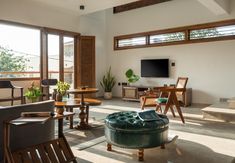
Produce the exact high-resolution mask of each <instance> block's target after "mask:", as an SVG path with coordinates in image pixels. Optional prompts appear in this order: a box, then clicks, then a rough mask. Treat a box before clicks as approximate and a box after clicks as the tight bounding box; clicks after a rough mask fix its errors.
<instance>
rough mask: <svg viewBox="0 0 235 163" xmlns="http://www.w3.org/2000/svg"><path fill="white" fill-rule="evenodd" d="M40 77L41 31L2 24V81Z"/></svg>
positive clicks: (0, 77) (0, 44) (0, 70)
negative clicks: (4, 79)
mask: <svg viewBox="0 0 235 163" xmlns="http://www.w3.org/2000/svg"><path fill="white" fill-rule="evenodd" d="M39 77H40V29H36V28H30V27H22V26H15V25H9V24H4V23H1V22H0V79H2V78H10V79H12V78H39Z"/></svg>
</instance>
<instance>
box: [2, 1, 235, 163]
mask: <svg viewBox="0 0 235 163" xmlns="http://www.w3.org/2000/svg"><path fill="white" fill-rule="evenodd" d="M129 2H133V1H131V0H129V1H128V0H127V1H123V2H117V1H113V2H112V3H111V2H110V3H109V2H107V1H104V2H100V4H93V3H94V2H92V1H84V2H83V1H77V2H76V1H73V2H72V1H69V2H67V3H66V2H64V1H63V0H61V1H59V2H56V1H50V2H47V1H43V0H34V1H29V0H22V1H20V2H18V1H17V0H1V2H0V20H1V21H0V23H3V24H4V23H5V24H8V25H15V26H17V25H19V26H24V25H26V26H27V25H29V26H32V27H34V26H35V27H42V28H44V27H45V29H46V28H48V29H49V28H50V29H57V30H61V31H64V32H65V31H66V32H71V33H70V34H78V37H79V36H95V48H94V50H95V53H94V54H95V56H94V58H93V61H92V62H94V61H95V64H93V65H92V66H93V69H94V71H93V70H92V73H94V74H93V76H92V77H93V78H92V79H93V81H90V82H91V83H92V82H93V83H94V85H92V87H96V88H98V90H99V91H98V92H97V93H96V97H97V98H98V99H99V100H101V101H102V104H101V105H100V106H93V107H94V108H93V107H92V106H91V109H90V112H91V114H90V117H94V118H97V117H99V116H100V115H99V114H104V115H105V116H107V115H108V113H113V112H112V110H113V111H117V110H119V111H120V110H129V111H132V109H130V108H135V109H137V110H141V109H140V108H141V106H140V103H139V102H132V101H123V100H122V96H123V89H122V88H123V87H124V86H125V84H126V83H127V82H128V81H127V78H126V75H125V73H126V71H127V70H128V69H132V70H133V71H134V73H135V74H136V75H138V76H140V79H139V80H138V81H137V82H135V83H134V84H132V85H131V86H133V87H135V86H137V87H146V88H152V87H160V86H164V85H168V86H169V85H172V84H173V85H175V84H176V82H177V79H178V78H179V77H187V78H188V81H187V88H192V92H191V95H192V99H191V103H192V106H189V107H182V112H183V115H184V116H185V125H186V127H185V126H184V125H183V124H181V120H180V118H179V117H178V116H176V118H174V117H172V115H171V113H170V112H169V113H167V116H168V117H169V119H170V125H172V126H173V127H172V129H173V130H174V131H176V130H178V131H176V132H175V133H176V134H177V135H178V136H179V138H178V139H180V140H179V142H180V141H182V140H181V138H182V135H184V134H185V133H180V132H182V131H185V130H187V131H188V134H189V135H187V134H186V135H187V136H186V137H187V138H186V137H183V138H185V139H187V140H188V139H189V140H191V138H192V139H195V141H196V142H197V143H198V144H200V141H201V139H205V141H206V140H207V141H208V142H210V143H208V144H209V145H208V144H206V142H204V141H202V142H201V145H205V146H207V147H209V148H211V149H212V151H215V153H213V154H211V155H210V152H209V154H208V158H205V157H204V156H203V157H202V159H201V162H203V161H204V162H208V161H211V162H221V160H223V159H224V160H225V161H224V162H229V161H230V162H232V161H234V157H235V154H234V153H233V152H231V151H229V150H234V148H232V147H231V146H232V145H230V147H229V149H226V150H225V148H227V146H226V147H225V146H223V145H222V142H223V141H225V142H227V143H225V144H226V145H228V144H230V143H232V141H234V137H235V136H234V132H233V130H232V129H234V128H235V126H234V123H233V122H217V120H215V122H214V121H209V120H208V121H207V120H204V119H202V114H203V113H202V111H201V109H203V108H204V107H206V106H209V105H212V104H217V103H220V102H224V101H226V100H228V99H230V98H233V97H234V93H233V92H234V91H235V88H234V87H233V83H234V82H235V78H234V77H233V76H232V70H233V69H234V68H235V65H234V63H233V61H234V60H235V56H234V54H233V52H234V38H233V36H234V33H233V34H231V35H232V36H231V37H227V38H225V39H223V38H221V39H217V40H216V39H214V40H213V39H212V40H209V41H208V40H207V41H200V42H196V41H195V42H190V41H188V40H187V41H188V42H185V43H176V44H169V45H164V44H163V46H161V45H157V44H155V45H149V44H148V45H143V46H141V45H140V46H138V45H137V46H132V47H129V46H128V47H126V48H125V47H124V48H120V47H119V46H117V44H118V43H119V42H118V41H120V40H122V37H123V38H124V39H130V38H133V37H134V36H135V35H136V36H135V37H137V35H140V36H143V35H145V33H148V34H147V35H148V37H149V33H151V32H152V33H155V34H156V35H157V34H158V33H159V32H160V34H167V33H169V32H166V31H167V30H172V31H174V30H175V31H177V30H179V29H184V30H185V29H188V30H191V29H192V28H196V27H198V26H199V27H200V25H201V26H206V25H207V26H208V28H209V27H213V25H214V26H215V24H217V26H219V25H220V26H222V27H223V26H226V23H227V25H231V26H232V25H234V24H235V21H234V19H235V2H234V1H233V0H230V1H229V0H208V1H206V2H205V1H203V0H172V1H166V2H162V3H158V4H154V5H149V6H145V7H140V8H136V9H132V10H128V11H123V12H120V13H115V14H114V13H113V11H114V10H113V7H116V6H119V5H124V4H127V3H129ZM102 3H104V4H102ZM81 6H83V7H84V9H80V8H81ZM229 23H230V24H229ZM221 24H222V25H221ZM210 25H211V26H210ZM176 29H177V30H176ZM46 30H47V29H46ZM162 31H163V33H161V32H162ZM164 31H165V33H164ZM47 32H48V31H47ZM128 36H129V37H128ZM0 37H1V36H0ZM187 37H189V34H188V35H187V36H185V38H187ZM115 38H118V39H116V40H115ZM146 38H147V37H146ZM148 41H149V40H148ZM148 41H146V42H148ZM43 43H44V42H42V44H43ZM74 44H76V42H74ZM146 44H147V43H146ZM45 47H46V46H45ZM41 50H42V51H44V50H46V48H45V49H41ZM43 55H45V54H44V53H43ZM44 57H45V56H44ZM153 59H154V60H159V59H168V60H169V67H168V68H169V74H168V77H142V76H143V75H142V74H141V60H153ZM81 62H83V61H81ZM42 65H45V64H42ZM46 67H47V66H45V68H44V67H42V68H40V71H42V70H43V71H47V70H46V69H47V68H46ZM75 67H76V65H75ZM109 67H111V73H112V75H113V76H114V77H115V80H116V84H115V86H114V87H113V89H112V95H113V99H112V100H104V99H103V94H104V90H103V88H102V87H101V85H100V81H102V79H103V76H104V75H105V74H106V72H107V71H108V70H109ZM49 68H50V67H49ZM81 71H83V70H82V68H81ZM79 72H80V70H79V68H77V70H75V74H76V73H79ZM86 72H87V71H86ZM43 75H44V76H43V77H42V76H41V78H40V79H46V75H45V74H43ZM81 76H82V75H81ZM81 76H80V77H81ZM84 76H85V75H84ZM75 78H76V79H75V80H77V81H78V80H83V79H78V78H79V77H75ZM3 79H4V78H3ZM40 79H36V80H35V84H36V85H37V86H40V82H41V81H40ZM84 80H85V79H84ZM11 81H12V83H13V84H14V85H16V86H20V87H23V88H24V93H25V91H27V88H28V87H30V85H31V83H32V80H15V79H13V80H11ZM75 83H76V84H75V88H76V87H79V86H82V85H83V86H84V84H81V83H83V81H80V84H79V82H75ZM88 83H89V82H88ZM87 85H88V86H89V84H87ZM0 91H1V93H0V97H4V96H5V94H6V93H8V92H7V91H6V90H3V91H2V90H0ZM17 93H18V92H17ZM8 94H9V93H8ZM16 104H19V103H17V102H16V103H15V105H16ZM6 105H10V103H9V102H3V103H0V106H6ZM118 107H119V109H118ZM129 107H130V108H129ZM102 108H103V110H102ZM109 109H111V110H109ZM75 110H76V114H77V113H79V109H75ZM146 110H149V109H146ZM95 112H96V113H95ZM175 112H176V113H177V110H175ZM195 112H196V113H195ZM194 113H195V114H196V115H195V116H199V117H200V118H201V119H200V118H199V119H200V120H201V121H202V122H201V121H200V123H199V120H198V119H196V120H195V121H191V120H189V119H190V118H189V119H188V116H191V115H192V114H194ZM104 115H102V116H100V117H99V118H100V119H102V120H104V118H105V116H104ZM75 117H77V119H76V118H75ZM99 118H98V119H99ZM78 119H79V118H78V116H76V115H75V116H74V122H76V121H79V120H78ZM101 122H102V121H100V122H99V123H101ZM77 123H79V122H77ZM171 123H173V124H171ZM176 124H177V125H176ZM187 125H189V126H187ZM191 125H195V126H197V125H198V126H203V127H202V129H200V128H199V129H198V128H197V129H195V130H194V131H191V132H192V133H194V134H195V133H196V132H197V131H198V132H199V130H200V135H202V137H200V136H199V137H197V136H195V135H194V136H192V135H190V134H191V133H190V132H189V131H190V130H193V129H192V128H193V127H192V126H191ZM204 125H205V126H204ZM176 126H177V127H176ZM209 126H210V127H211V128H212V129H211V130H209ZM216 126H217V127H218V128H216ZM184 127H185V128H184ZM191 127H192V128H191ZM204 127H205V128H204ZM228 128H230V129H228ZM170 129H171V128H170ZM207 129H208V130H209V131H208V132H211V133H212V134H211V135H213V136H212V138H211V139H210V138H208V139H207V138H205V135H207V136H208V135H210V134H205V135H203V134H202V133H203V132H206V131H207ZM223 129H224V130H223ZM230 131H231V132H230ZM71 132H73V131H71ZM78 132H79V131H76V133H78ZM91 132H92V130H90V131H88V133H89V134H90V133H91ZM98 132H100V131H98ZM219 132H220V133H219ZM222 132H224V134H222ZM79 134H81V133H79ZM65 135H66V134H65ZM67 135H69V134H67ZM94 135H96V134H94ZM98 135H99V134H98ZM99 136H101V135H99ZM190 136H192V137H191V138H190ZM93 138H94V139H96V138H97V137H95V136H94V137H93ZM217 138H218V139H217ZM219 138H221V140H219ZM67 139H68V142H69V143H71V142H70V138H69V137H68V138H67ZM73 141H74V140H72V142H73ZM215 142H219V143H218V144H219V145H221V146H218V147H214V146H213V143H215ZM203 143H204V144H203ZM101 144H102V143H101ZM181 144H183V143H182V142H181ZM181 144H180V143H179V144H178V145H179V146H180V145H181ZM186 144H187V143H186ZM102 145H103V144H102ZM102 145H100V144H99V145H98V146H96V145H94V146H92V147H91V148H87V149H85V150H81V151H79V150H77V151H76V150H75V152H74V148H73V147H72V150H73V152H74V155H75V156H76V157H78V158H80V160H79V162H80V161H81V162H86V161H87V162H89V161H90V162H108V161H109V162H110V161H113V162H118V161H119V162H131V161H133V162H138V160H137V159H136V158H135V157H137V155H136V150H130V151H129V150H126V151H125V150H124V152H123V153H121V154H120V155H118V154H117V153H118V152H117V153H115V154H114V153H112V155H114V156H113V157H114V159H107V157H108V155H109V153H108V151H107V153H105V152H106V151H105V150H104V149H103V148H105V145H103V146H102ZM176 145H177V140H176ZM187 145H188V146H187ZM187 145H186V146H187V147H189V146H191V147H193V149H192V151H190V152H191V153H190V156H191V157H194V155H191V154H192V153H193V152H195V151H196V149H197V145H195V144H190V143H188V144H187ZM93 147H94V148H101V149H102V150H103V151H102V152H101V154H100V155H99V152H98V153H97V154H96V156H95V157H94V156H93V155H92V154H91V153H92V151H93V150H94V149H93ZM180 147H182V146H180ZM169 148H170V150H173V149H175V150H177V147H175V146H172V145H171V144H170V145H169ZM198 148H199V149H202V151H203V150H206V149H205V148H203V147H199V146H198ZM222 148H223V149H222ZM113 149H114V150H115V146H114V147H113ZM182 149H183V151H184V148H182ZM185 149H186V148H185ZM187 149H188V148H187ZM118 150H120V151H122V148H120V149H118ZM151 150H152V149H151ZM151 150H150V151H148V150H147V151H146V152H145V155H146V157H145V161H146V162H157V161H158V162H167V160H165V159H167V157H166V156H165V155H166V153H165V155H164V152H162V151H160V150H159V149H153V151H154V152H155V153H158V154H156V156H157V157H159V158H155V156H154V155H153V154H152V152H151ZM166 150H167V146H166ZM104 151H105V152H104ZM186 151H187V150H186ZM125 152H126V154H127V155H128V156H127V158H125V156H124V155H125V154H124V153H125ZM171 152H172V151H170V153H171ZM186 153H187V152H186ZM218 153H219V154H221V155H226V156H228V157H227V158H224V156H220V155H219V154H218ZM89 154H90V155H91V157H92V158H93V157H94V159H92V158H89ZM200 154H202V153H200ZM217 154H218V155H217ZM86 155H87V156H86ZM130 155H134V156H133V157H131V156H130ZM161 155H164V157H163V156H161ZM173 155H174V154H173ZM178 155H180V154H179V153H178V154H177V156H178ZM198 155H199V154H198ZM198 155H196V154H195V157H194V158H195V159H198V160H200V156H198ZM80 156H81V157H80ZM83 156H84V157H83ZM168 156H169V155H168ZM177 156H176V155H174V157H173V156H172V157H169V158H170V159H168V161H170V162H183V161H184V162H186V160H187V161H188V162H190V161H191V162H196V160H193V158H191V159H192V160H191V159H190V158H184V159H182V160H178V159H179V158H178V157H177ZM86 157H87V160H84V159H85V158H86ZM103 157H105V158H103ZM99 158H103V159H104V161H99V160H98V159H99ZM215 158H217V160H216V159H215ZM89 159H90V160H89ZM96 159H97V160H98V161H97V160H96ZM95 160H96V161H95Z"/></svg>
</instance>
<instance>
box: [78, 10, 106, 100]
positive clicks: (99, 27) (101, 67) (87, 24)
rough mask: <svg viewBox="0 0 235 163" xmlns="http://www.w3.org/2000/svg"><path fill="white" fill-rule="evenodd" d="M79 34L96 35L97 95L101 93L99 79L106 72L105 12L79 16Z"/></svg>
mask: <svg viewBox="0 0 235 163" xmlns="http://www.w3.org/2000/svg"><path fill="white" fill-rule="evenodd" d="M79 28H80V33H81V35H88V36H96V40H95V41H96V86H97V87H98V88H99V90H100V91H99V92H98V96H101V95H102V94H103V89H102V88H101V86H100V81H101V79H102V77H103V75H104V73H105V72H106V65H107V60H106V47H107V44H106V22H105V12H104V11H101V12H95V13H93V14H88V15H86V16H81V17H80V27H79Z"/></svg>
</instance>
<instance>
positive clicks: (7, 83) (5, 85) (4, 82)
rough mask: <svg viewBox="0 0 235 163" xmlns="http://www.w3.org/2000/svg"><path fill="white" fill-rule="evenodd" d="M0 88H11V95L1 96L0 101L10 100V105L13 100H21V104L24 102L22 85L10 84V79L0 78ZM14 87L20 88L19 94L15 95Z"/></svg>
mask: <svg viewBox="0 0 235 163" xmlns="http://www.w3.org/2000/svg"><path fill="white" fill-rule="evenodd" d="M0 89H11V96H10V97H5V98H1V99H0V102H5V101H11V105H13V104H14V101H15V100H21V104H24V95H23V87H18V86H14V85H12V83H11V81H10V80H2V81H0ZM15 89H20V96H15Z"/></svg>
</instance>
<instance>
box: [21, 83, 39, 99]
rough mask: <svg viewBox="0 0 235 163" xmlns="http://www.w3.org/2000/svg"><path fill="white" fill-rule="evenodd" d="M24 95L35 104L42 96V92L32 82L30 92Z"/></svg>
mask: <svg viewBox="0 0 235 163" xmlns="http://www.w3.org/2000/svg"><path fill="white" fill-rule="evenodd" d="M24 95H25V97H27V99H29V100H31V102H32V103H33V102H36V101H38V98H39V97H40V96H41V95H42V92H41V90H40V88H39V87H37V86H35V85H34V82H32V84H31V87H29V88H28V91H27V92H26V93H25V94H24Z"/></svg>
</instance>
